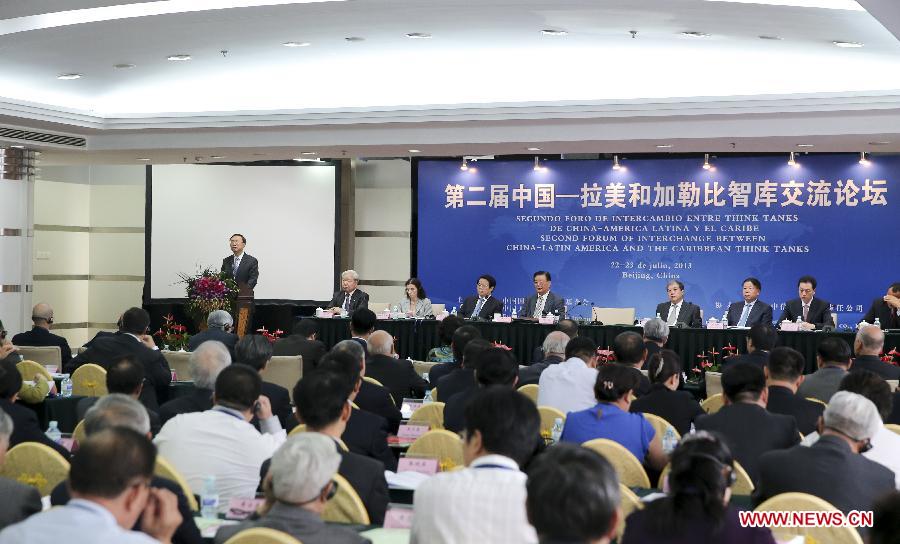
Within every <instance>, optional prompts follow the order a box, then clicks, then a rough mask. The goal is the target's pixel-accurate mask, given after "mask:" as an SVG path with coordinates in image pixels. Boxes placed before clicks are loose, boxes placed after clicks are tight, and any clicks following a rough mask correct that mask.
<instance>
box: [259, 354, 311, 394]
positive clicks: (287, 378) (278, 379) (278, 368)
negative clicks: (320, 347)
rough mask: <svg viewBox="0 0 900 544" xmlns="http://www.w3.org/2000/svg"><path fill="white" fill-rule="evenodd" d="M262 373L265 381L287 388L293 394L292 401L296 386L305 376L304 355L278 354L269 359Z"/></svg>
mask: <svg viewBox="0 0 900 544" xmlns="http://www.w3.org/2000/svg"><path fill="white" fill-rule="evenodd" d="M260 375H261V376H262V379H263V380H264V381H267V382H271V383H274V384H277V385H280V386H281V387H284V388H285V389H287V390H288V392H289V393H290V394H291V401H293V400H294V399H293V395H294V386H295V385H297V382H299V381H300V378H302V377H303V357H302V356H301V355H276V356H274V357H272V358H271V359H269V364H268V365H266V369H265V370H263V371H262V372H261V373H260Z"/></svg>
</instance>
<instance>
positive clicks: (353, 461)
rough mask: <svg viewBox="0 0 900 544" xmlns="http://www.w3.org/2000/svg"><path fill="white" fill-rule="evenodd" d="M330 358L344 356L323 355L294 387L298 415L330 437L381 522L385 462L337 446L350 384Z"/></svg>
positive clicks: (348, 473) (347, 416) (346, 476)
mask: <svg viewBox="0 0 900 544" xmlns="http://www.w3.org/2000/svg"><path fill="white" fill-rule="evenodd" d="M357 311H359V310H357ZM332 358H336V359H340V358H345V356H341V355H332V354H329V355H326V356H325V359H323V361H322V363H323V364H322V368H319V369H317V370H316V371H315V372H313V373H312V374H310V375H309V376H304V377H303V379H302V380H300V381H299V382H297V386H296V387H295V388H294V398H295V399H297V417H298V418H299V419H300V421H301V422H302V423H305V424H306V430H307V432H316V433H321V434H323V435H325V436H328V437H331V439H332V440H333V442H334V445H333V446H332V447H333V448H334V451H336V452H337V453H339V454H340V456H341V463H340V467H339V468H338V473H339V474H340V475H341V476H343V477H344V479H346V480H347V481H348V482H349V483H350V485H351V486H352V487H353V489H354V490H355V491H356V493H357V494H358V495H359V498H360V499H362V502H363V504H364V505H365V507H366V511H367V512H368V513H369V518H370V519H371V521H372V523H374V524H376V525H381V524H382V523H383V522H384V513H385V510H386V509H387V504H388V490H387V481H386V480H385V479H384V469H385V466H384V463H382V462H381V461H378V460H375V459H371V458H369V457H365V456H363V455H359V454H357V453H353V452H350V451H345V450H344V449H343V448H342V447H341V446H340V439H341V436H342V435H343V434H344V429H345V428H346V426H347V420H349V419H350V412H351V408H350V394H351V392H352V391H353V387H352V385H351V382H350V381H349V376H348V374H346V373H343V372H332V371H331V369H330V368H329V367H328V365H327V364H326V363H327V362H328V360H329V359H332Z"/></svg>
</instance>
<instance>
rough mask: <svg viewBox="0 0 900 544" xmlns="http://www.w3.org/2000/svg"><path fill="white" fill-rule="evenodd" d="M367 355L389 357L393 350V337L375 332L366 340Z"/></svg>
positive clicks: (383, 332) (382, 332)
mask: <svg viewBox="0 0 900 544" xmlns="http://www.w3.org/2000/svg"><path fill="white" fill-rule="evenodd" d="M366 344H368V345H369V353H371V354H374V355H390V354H391V352H392V351H393V350H394V337H393V336H391V335H390V334H388V333H387V332H385V331H375V332H373V333H372V334H371V335H369V339H368V340H366Z"/></svg>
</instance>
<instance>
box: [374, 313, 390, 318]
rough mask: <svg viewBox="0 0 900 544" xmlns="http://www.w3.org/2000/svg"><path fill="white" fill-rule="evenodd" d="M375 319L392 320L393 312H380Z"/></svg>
mask: <svg viewBox="0 0 900 544" xmlns="http://www.w3.org/2000/svg"><path fill="white" fill-rule="evenodd" d="M375 317H376V318H377V319H390V318H391V312H378V313H377V314H375Z"/></svg>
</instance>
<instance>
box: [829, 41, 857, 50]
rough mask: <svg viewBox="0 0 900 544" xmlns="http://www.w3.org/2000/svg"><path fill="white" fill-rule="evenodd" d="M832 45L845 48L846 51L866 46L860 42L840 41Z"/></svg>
mask: <svg viewBox="0 0 900 544" xmlns="http://www.w3.org/2000/svg"><path fill="white" fill-rule="evenodd" d="M831 43H833V44H834V45H836V46H838V47H843V48H845V49H849V48H854V47H862V46H863V45H865V44H863V43H860V42H843V41H840V40H836V41H833V42H831Z"/></svg>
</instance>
